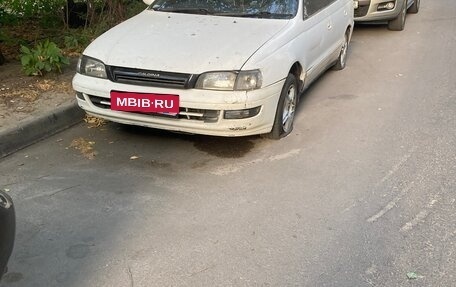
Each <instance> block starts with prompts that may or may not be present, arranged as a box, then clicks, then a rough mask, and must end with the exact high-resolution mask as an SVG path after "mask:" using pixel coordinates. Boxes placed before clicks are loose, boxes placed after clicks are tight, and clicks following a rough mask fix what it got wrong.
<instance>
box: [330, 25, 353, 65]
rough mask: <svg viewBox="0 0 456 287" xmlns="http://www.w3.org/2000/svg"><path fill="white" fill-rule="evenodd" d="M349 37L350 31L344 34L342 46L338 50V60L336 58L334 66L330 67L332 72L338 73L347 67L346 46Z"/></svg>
mask: <svg viewBox="0 0 456 287" xmlns="http://www.w3.org/2000/svg"><path fill="white" fill-rule="evenodd" d="M349 37H350V31H349V30H347V32H346V33H345V37H344V44H343V45H342V48H341V50H340V54H339V58H337V62H336V64H335V65H334V66H333V67H332V68H333V70H336V71H340V70H343V69H344V68H345V66H346V65H347V57H348V53H347V52H348V45H349Z"/></svg>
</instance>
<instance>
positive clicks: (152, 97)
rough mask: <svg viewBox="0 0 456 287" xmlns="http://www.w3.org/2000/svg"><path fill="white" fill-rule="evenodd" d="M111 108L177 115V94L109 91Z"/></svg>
mask: <svg viewBox="0 0 456 287" xmlns="http://www.w3.org/2000/svg"><path fill="white" fill-rule="evenodd" d="M111 110H114V111H124V112H141V113H160V114H169V115H177V114H178V113H179V95H167V94H151V93H131V92H121V91H111Z"/></svg>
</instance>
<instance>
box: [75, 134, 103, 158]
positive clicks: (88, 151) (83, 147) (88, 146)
mask: <svg viewBox="0 0 456 287" xmlns="http://www.w3.org/2000/svg"><path fill="white" fill-rule="evenodd" d="M94 145H95V142H94V141H88V140H86V139H84V138H82V137H80V138H77V139H74V140H73V141H72V142H71V144H70V147H71V148H73V149H75V150H77V151H79V152H80V153H81V154H82V156H84V157H85V158H87V159H94V158H95V156H96V155H97V152H96V151H95V150H94V148H93V146H94Z"/></svg>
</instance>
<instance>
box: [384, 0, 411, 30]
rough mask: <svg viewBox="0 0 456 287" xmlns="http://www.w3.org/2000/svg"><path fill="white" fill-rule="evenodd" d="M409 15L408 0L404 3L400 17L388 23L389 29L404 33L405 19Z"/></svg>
mask: <svg viewBox="0 0 456 287" xmlns="http://www.w3.org/2000/svg"><path fill="white" fill-rule="evenodd" d="M406 15H407V0H404V1H403V3H402V9H401V12H400V13H399V15H397V17H396V18H395V19H393V20H391V21H389V22H388V29H390V30H391V31H402V30H404V27H405V18H406Z"/></svg>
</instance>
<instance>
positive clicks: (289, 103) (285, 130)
mask: <svg viewBox="0 0 456 287" xmlns="http://www.w3.org/2000/svg"><path fill="white" fill-rule="evenodd" d="M298 96H299V86H298V81H297V80H296V77H295V75H293V74H288V77H287V79H286V80H285V84H283V88H282V92H281V93H280V98H279V102H278V103H277V109H276V115H275V118H274V124H273V126H272V130H271V132H270V133H269V134H267V135H266V137H268V138H270V139H275V140H278V139H281V138H283V137H285V136H287V135H288V134H290V133H291V131H292V130H293V121H294V116H295V112H296V104H297V102H298ZM286 110H287V113H288V115H285V112H286ZM284 116H286V117H287V118H286V119H285V118H284Z"/></svg>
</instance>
